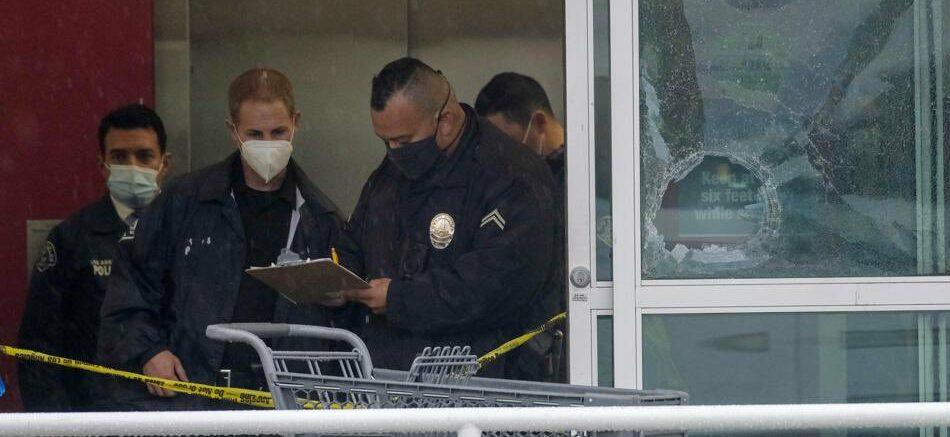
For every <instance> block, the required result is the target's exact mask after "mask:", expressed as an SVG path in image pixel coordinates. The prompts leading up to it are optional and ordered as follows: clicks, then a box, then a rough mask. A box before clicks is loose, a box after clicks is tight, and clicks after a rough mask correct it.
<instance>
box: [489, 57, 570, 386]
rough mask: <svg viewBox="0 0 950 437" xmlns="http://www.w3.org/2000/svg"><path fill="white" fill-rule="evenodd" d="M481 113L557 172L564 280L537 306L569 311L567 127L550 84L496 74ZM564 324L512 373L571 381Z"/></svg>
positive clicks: (530, 346)
mask: <svg viewBox="0 0 950 437" xmlns="http://www.w3.org/2000/svg"><path fill="white" fill-rule="evenodd" d="M475 112H477V113H478V115H479V116H481V117H485V119H487V120H488V121H490V122H491V123H492V124H494V125H495V126H496V127H497V128H499V129H501V131H502V132H504V133H505V134H507V135H508V136H509V137H511V138H512V139H514V140H516V141H519V142H521V143H522V144H524V145H525V146H526V147H528V148H529V149H531V150H532V151H534V152H535V153H537V154H538V155H540V156H541V157H543V158H544V162H546V163H547V164H548V167H549V168H550V169H551V174H552V176H554V211H555V217H554V220H555V234H556V236H557V239H556V241H557V246H556V248H555V254H554V257H555V258H556V261H557V262H556V264H557V268H556V274H557V275H556V276H557V278H558V281H557V282H556V283H555V284H554V288H553V289H551V290H549V291H548V292H547V294H546V299H544V300H543V301H542V302H541V306H539V307H535V308H531V310H533V311H536V312H537V313H538V315H539V316H540V317H548V318H550V317H552V316H554V315H555V314H559V313H561V312H564V311H567V290H566V288H565V286H566V281H567V278H566V273H565V272H566V270H567V269H566V258H567V253H566V245H565V242H566V234H567V232H566V231H567V229H566V223H567V215H566V214H565V211H566V208H565V202H564V200H565V195H566V194H567V193H566V191H565V190H566V186H565V182H566V173H565V171H564V164H565V163H564V155H565V151H566V150H565V147H564V127H563V126H562V125H561V123H559V122H558V121H557V118H555V117H554V110H553V109H552V108H551V102H550V100H548V95H547V93H546V92H544V88H542V87H541V84H540V83H538V81H537V80H535V79H534V78H532V77H530V76H526V75H523V74H519V73H512V72H508V73H500V74H497V75H495V77H493V78H492V79H491V80H490V81H488V83H487V84H485V86H484V87H483V88H482V90H481V91H479V92H478V97H476V98H475ZM564 328H565V326H564V325H563V324H560V325H559V326H556V327H554V328H553V329H550V330H548V331H546V332H544V333H541V334H539V335H537V336H535V337H534V338H532V339H531V340H530V341H528V342H527V343H526V344H525V345H524V346H523V347H521V348H519V349H518V350H516V351H514V352H512V354H511V355H512V357H513V358H516V359H509V361H508V371H507V374H508V376H510V377H512V378H515V379H530V380H546V381H551V382H565V381H566V380H567V374H566V370H567V354H565V353H564V343H565V341H564V340H565V339H564V332H565V331H566V329H564Z"/></svg>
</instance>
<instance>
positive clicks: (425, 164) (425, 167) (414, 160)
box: [386, 127, 442, 180]
mask: <svg viewBox="0 0 950 437" xmlns="http://www.w3.org/2000/svg"><path fill="white" fill-rule="evenodd" d="M436 129H438V127H436ZM441 154H442V151H441V150H439V146H438V144H437V143H436V141H435V134H432V136H430V137H426V138H423V139H421V140H419V141H414V142H411V143H406V144H403V145H402V147H400V148H398V149H394V148H392V147H388V148H387V150H386V156H387V157H388V158H389V161H390V162H392V163H393V165H395V166H396V168H398V169H399V171H400V172H402V174H403V176H405V177H407V178H409V179H411V180H416V179H419V178H421V177H422V176H423V175H425V174H426V173H428V172H429V170H430V169H432V167H433V166H434V165H435V163H436V161H438V160H439V155H441Z"/></svg>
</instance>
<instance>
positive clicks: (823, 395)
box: [643, 312, 950, 435]
mask: <svg viewBox="0 0 950 437" xmlns="http://www.w3.org/2000/svg"><path fill="white" fill-rule="evenodd" d="M948 321H950V313H934V312H888V313H805V314H801V313H799V314H787V313H768V314H748V313H747V314H678V315H644V316H643V341H644V352H643V353H644V355H643V380H644V387H645V388H647V389H649V388H668V389H677V390H683V391H686V392H687V393H689V395H690V404H693V405H703V404H707V405H709V404H717V405H728V404H794V403H845V402H847V403H861V402H929V401H945V400H946V399H947V397H948V393H947V383H948V381H950V374H948V373H947V360H948V359H950V354H948V346H950V345H948V341H947V338H948V337H947V335H948V334H950V332H948V330H947V327H948V325H947V322H948ZM916 432H917V431H913V432H903V433H901V432H897V433H895V434H888V435H917V434H916ZM872 434H873V433H872ZM854 435H868V434H867V431H864V433H857V434H854Z"/></svg>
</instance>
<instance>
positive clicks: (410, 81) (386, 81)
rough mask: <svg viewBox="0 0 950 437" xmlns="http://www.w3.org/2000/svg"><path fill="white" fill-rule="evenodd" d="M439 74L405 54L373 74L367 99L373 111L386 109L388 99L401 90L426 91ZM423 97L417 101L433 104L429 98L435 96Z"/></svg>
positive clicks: (431, 98)
mask: <svg viewBox="0 0 950 437" xmlns="http://www.w3.org/2000/svg"><path fill="white" fill-rule="evenodd" d="M440 74H441V72H439V71H436V70H434V69H433V68H432V67H430V66H428V65H426V63H425V62H422V61H420V60H418V59H416V58H411V57H408V56H407V57H405V58H399V59H397V60H395V61H392V62H390V63H388V64H386V66H385V67H383V69H382V70H380V71H379V73H377V74H376V75H375V76H373V91H372V95H371V96H370V101H369V104H370V107H372V108H373V110H374V111H382V110H383V109H386V104H387V103H389V99H391V98H392V97H393V95H395V94H396V93H398V92H400V91H403V90H411V91H423V92H425V91H428V89H427V86H429V85H430V84H432V83H433V79H434V78H437V77H438V76H439V75H440ZM415 97H417V98H419V97H423V96H420V95H418V94H417V95H416V96H415ZM425 97H427V98H425V99H417V101H419V102H420V103H424V104H425V106H433V104H432V102H430V100H433V98H434V97H435V96H428V95H427V96H425ZM439 103H441V101H439V102H436V103H435V104H436V105H437V104H439Z"/></svg>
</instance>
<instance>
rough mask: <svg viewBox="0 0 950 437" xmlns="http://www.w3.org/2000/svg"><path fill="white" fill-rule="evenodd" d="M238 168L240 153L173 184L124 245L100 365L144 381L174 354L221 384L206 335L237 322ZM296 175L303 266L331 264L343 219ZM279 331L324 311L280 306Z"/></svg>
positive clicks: (122, 395) (161, 402)
mask: <svg viewBox="0 0 950 437" xmlns="http://www.w3.org/2000/svg"><path fill="white" fill-rule="evenodd" d="M237 159H240V154H238V153H237V152H235V153H234V154H232V155H231V156H230V157H229V158H227V159H226V160H225V161H223V162H220V163H218V164H215V165H212V166H210V167H207V168H204V169H201V170H198V171H195V172H193V173H190V174H187V175H185V176H183V177H181V178H179V179H178V180H176V181H174V182H172V183H171V184H169V187H168V188H167V189H166V190H164V191H163V192H162V194H161V195H159V196H158V198H156V199H155V201H154V202H153V203H152V205H151V206H150V208H149V209H148V211H147V213H146V214H145V215H144V216H143V217H142V218H141V219H140V220H139V222H138V225H137V226H136V227H135V229H133V230H132V232H131V233H132V235H131V236H126V237H123V240H125V241H121V242H120V249H119V254H118V256H117V257H116V258H117V259H116V266H115V270H114V271H113V278H112V280H111V281H110V283H109V289H108V293H107V295H106V299H105V302H104V303H103V307H102V328H101V341H100V343H99V357H100V359H101V360H102V361H103V362H106V363H109V364H112V365H116V366H120V367H123V368H129V369H131V370H135V371H141V370H142V366H143V365H144V364H145V363H146V362H147V361H148V360H149V359H151V358H152V357H153V356H155V354H157V353H158V352H161V351H162V350H166V349H167V350H170V351H171V352H172V353H173V354H175V355H176V356H178V358H179V359H181V361H182V364H183V366H184V368H185V371H186V372H187V374H188V378H189V379H190V380H191V381H193V382H201V383H206V384H209V383H210V384H213V383H215V382H216V379H218V376H219V375H218V372H219V370H220V366H221V362H222V357H223V354H224V350H225V344H224V343H222V342H218V341H214V340H211V339H208V338H207V337H206V336H205V328H206V327H207V326H208V325H211V324H216V323H228V322H230V321H231V316H232V314H233V312H234V308H235V303H236V300H237V295H238V289H239V286H240V283H241V277H242V274H243V271H244V264H245V252H246V246H245V242H244V227H243V224H242V222H241V215H240V212H239V211H238V207H237V204H236V202H235V200H234V196H233V195H232V190H231V187H230V184H231V177H230V175H231V169H232V166H233V165H235V162H234V160H237ZM290 166H292V167H293V171H294V174H295V177H296V181H297V188H298V189H299V190H300V192H301V195H302V197H303V199H304V201H305V203H304V204H303V206H302V207H301V211H300V224H299V225H298V227H297V232H296V234H295V236H294V241H293V244H292V245H291V248H292V250H294V251H295V252H297V253H298V254H300V256H301V257H303V258H306V257H310V258H328V257H329V256H330V244H331V243H332V242H333V241H334V240H335V239H336V238H338V233H339V226H340V220H339V218H338V215H337V214H336V211H335V208H334V207H332V204H331V203H330V202H329V201H328V200H327V199H326V198H325V197H324V196H323V194H322V193H320V191H318V190H317V188H316V187H314V186H313V184H312V183H311V182H310V181H309V179H308V178H307V176H306V175H305V174H304V172H303V171H302V170H301V169H300V168H299V167H298V166H297V164H296V163H295V162H294V161H293V160H291V162H290ZM273 321H274V322H277V323H300V324H310V325H321V324H326V323H328V321H327V317H326V313H325V309H324V308H323V307H320V306H316V305H314V306H297V305H295V304H293V303H291V302H290V301H289V300H287V299H284V298H282V297H281V298H278V301H277V304H276V305H275V310H274V317H273ZM325 347H326V346H325V345H322V344H319V343H315V342H306V341H301V340H286V341H281V342H278V343H277V344H275V348H276V349H322V348H325ZM251 388H254V389H256V388H257V387H251ZM116 401H117V402H118V403H119V405H120V408H125V409H204V408H209V405H208V401H205V400H203V399H202V398H198V397H192V396H177V397H175V398H172V399H171V400H168V399H160V398H156V397H151V395H149V394H148V392H147V391H146V390H145V387H144V386H143V385H142V384H137V383H136V384H132V385H126V386H125V387H123V388H119V389H116Z"/></svg>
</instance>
